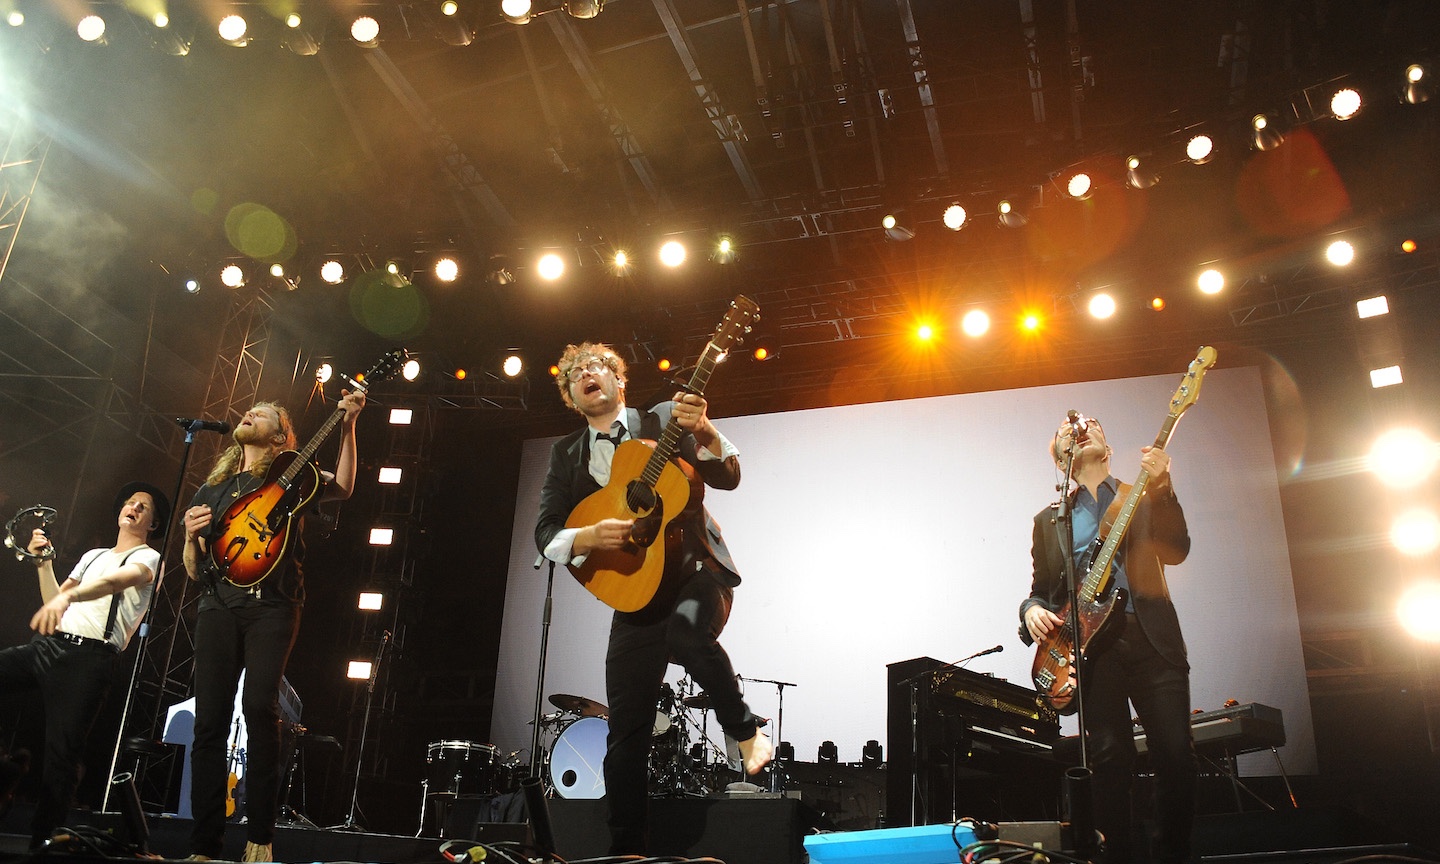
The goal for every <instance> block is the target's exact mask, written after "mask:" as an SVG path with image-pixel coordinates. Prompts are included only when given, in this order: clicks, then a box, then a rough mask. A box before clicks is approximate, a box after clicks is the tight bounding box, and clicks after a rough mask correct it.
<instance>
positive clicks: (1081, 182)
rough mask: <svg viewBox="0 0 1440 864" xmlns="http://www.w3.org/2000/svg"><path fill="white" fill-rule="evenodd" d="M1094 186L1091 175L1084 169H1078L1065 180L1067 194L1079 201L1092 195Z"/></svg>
mask: <svg viewBox="0 0 1440 864" xmlns="http://www.w3.org/2000/svg"><path fill="white" fill-rule="evenodd" d="M1093 187H1094V183H1093V181H1091V179H1090V175H1089V174H1087V173H1085V172H1084V171H1076V172H1075V173H1074V174H1071V175H1070V179H1068V180H1066V181H1065V194H1066V195H1069V196H1070V197H1071V198H1074V199H1076V200H1077V201H1084V200H1085V199H1086V198H1089V197H1090V191H1091V189H1092V188H1093Z"/></svg>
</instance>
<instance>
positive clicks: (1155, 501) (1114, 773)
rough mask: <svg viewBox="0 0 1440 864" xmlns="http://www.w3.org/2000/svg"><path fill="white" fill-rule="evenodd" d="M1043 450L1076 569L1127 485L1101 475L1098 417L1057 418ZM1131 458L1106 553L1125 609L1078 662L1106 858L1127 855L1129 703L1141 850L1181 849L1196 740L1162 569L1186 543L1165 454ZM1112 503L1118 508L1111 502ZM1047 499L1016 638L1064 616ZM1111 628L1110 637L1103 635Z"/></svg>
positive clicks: (1161, 855)
mask: <svg viewBox="0 0 1440 864" xmlns="http://www.w3.org/2000/svg"><path fill="white" fill-rule="evenodd" d="M1050 454H1051V456H1052V457H1053V458H1054V460H1055V464H1056V466H1057V467H1058V468H1060V470H1061V471H1062V472H1063V471H1065V470H1066V468H1067V466H1068V467H1069V469H1070V473H1071V477H1073V478H1074V493H1073V497H1072V499H1071V500H1072V517H1073V521H1074V532H1073V533H1074V538H1073V540H1074V542H1073V545H1072V547H1071V551H1072V560H1074V561H1075V562H1076V574H1075V578H1076V581H1077V582H1078V581H1079V580H1081V579H1083V578H1084V576H1085V572H1084V571H1083V570H1081V569H1079V568H1080V567H1081V566H1082V565H1083V563H1084V562H1082V561H1081V555H1082V554H1083V553H1084V551H1085V550H1086V549H1087V548H1089V547H1090V546H1091V545H1092V544H1093V543H1094V541H1095V538H1096V537H1097V536H1098V534H1099V528H1100V524H1101V521H1102V520H1103V518H1104V515H1105V512H1106V510H1107V509H1108V508H1109V507H1110V505H1111V503H1112V502H1114V501H1116V499H1117V498H1119V499H1122V500H1123V497H1124V495H1125V494H1126V493H1127V491H1128V488H1129V487H1125V488H1121V484H1120V483H1119V481H1117V480H1116V479H1115V478H1114V477H1112V476H1110V456H1111V450H1110V447H1109V446H1108V445H1107V444H1106V443H1105V430H1104V429H1102V428H1101V426H1100V424H1099V422H1097V421H1095V420H1093V419H1089V418H1086V417H1083V416H1078V417H1076V418H1075V419H1073V420H1066V421H1064V422H1062V423H1061V424H1060V428H1059V429H1058V430H1057V431H1056V433H1055V436H1054V437H1053V438H1052V439H1051V442H1050ZM1140 462H1141V467H1142V468H1144V470H1145V471H1146V473H1147V474H1148V475H1149V477H1150V480H1149V482H1148V483H1147V485H1146V487H1145V494H1144V497H1143V498H1141V500H1140V504H1139V506H1138V507H1137V508H1136V511H1135V515H1134V517H1133V519H1132V521H1131V523H1130V528H1129V531H1128V532H1127V533H1126V535H1125V537H1124V539H1123V540H1122V542H1121V546H1120V549H1119V551H1118V552H1117V554H1116V564H1115V565H1114V567H1113V568H1112V569H1113V572H1114V578H1115V581H1116V583H1117V584H1118V585H1119V587H1121V588H1124V589H1126V590H1127V591H1128V593H1129V595H1130V602H1129V608H1128V609H1127V610H1126V611H1125V612H1124V613H1123V614H1121V613H1118V612H1117V613H1115V615H1114V618H1115V620H1114V621H1113V626H1114V630H1113V631H1107V633H1106V635H1105V636H1103V637H1101V639H1099V640H1097V641H1096V642H1094V643H1092V646H1091V651H1090V652H1089V654H1090V656H1088V657H1086V658H1085V659H1084V662H1083V663H1082V664H1081V666H1080V694H1081V696H1080V698H1082V699H1083V700H1084V703H1085V725H1086V735H1087V739H1088V746H1089V756H1090V767H1091V769H1092V770H1093V772H1094V787H1093V793H1094V799H1095V827H1096V829H1097V830H1099V831H1100V832H1101V833H1102V834H1104V836H1105V861H1106V862H1107V864H1123V862H1128V861H1130V860H1131V846H1132V837H1131V835H1132V830H1131V813H1130V790H1131V786H1132V779H1133V777H1134V772H1135V758H1136V753H1135V739H1134V730H1133V728H1132V723H1131V720H1130V717H1131V715H1130V710H1129V706H1130V705H1131V704H1133V705H1134V707H1135V716H1137V717H1139V718H1140V722H1141V723H1142V724H1144V726H1145V735H1146V743H1147V749H1148V751H1149V759H1150V766H1151V768H1152V769H1153V770H1154V772H1155V805H1156V808H1155V809H1156V814H1157V826H1156V827H1157V834H1156V837H1155V838H1154V842H1153V844H1152V852H1151V858H1152V860H1154V861H1156V862H1165V864H1168V862H1182V861H1185V860H1187V859H1188V858H1189V854H1190V835H1191V828H1192V825H1193V823H1194V811H1195V748H1194V743H1193V739H1192V737H1191V733H1190V663H1189V661H1188V660H1187V659H1186V655H1185V639H1184V637H1183V636H1182V635H1181V633H1180V621H1179V618H1178V617H1177V616H1176V614H1175V606H1174V604H1172V603H1171V602H1170V591H1169V588H1167V587H1166V584H1165V566H1166V565H1173V564H1179V563H1180V562H1182V561H1184V560H1185V557H1186V555H1188V554H1189V552H1190V534H1189V530H1188V528H1187V527H1186V524H1185V512H1184V511H1183V510H1182V509H1181V508H1180V502H1179V501H1178V500H1177V499H1176V497H1175V490H1174V488H1173V486H1172V485H1171V482H1170V456H1169V454H1167V453H1166V452H1165V451H1164V450H1162V449H1159V448H1154V447H1144V448H1142V449H1141V459H1140ZM1117 506H1118V505H1117ZM1057 509H1058V505H1056V504H1052V505H1051V506H1049V507H1047V508H1045V509H1044V510H1041V511H1040V513H1039V514H1037V515H1036V516H1035V525H1034V536H1033V539H1032V546H1031V556H1032V558H1033V561H1034V577H1033V581H1032V583H1031V588H1030V596H1029V597H1027V598H1026V599H1025V601H1024V602H1023V603H1021V604H1020V619H1021V621H1022V624H1021V628H1020V634H1021V638H1022V639H1023V640H1024V641H1025V643H1026V644H1031V643H1033V642H1034V641H1036V640H1041V639H1043V638H1045V637H1046V636H1048V635H1049V634H1050V633H1052V632H1053V631H1054V630H1055V628H1057V627H1059V626H1061V625H1062V624H1063V623H1064V622H1063V621H1062V620H1061V618H1060V616H1059V614H1058V613H1059V612H1060V610H1061V609H1063V608H1064V606H1065V604H1066V602H1067V599H1068V598H1067V594H1068V592H1067V588H1066V584H1065V560H1064V554H1065V553H1064V551H1063V549H1064V546H1063V543H1064V540H1063V539H1062V537H1061V532H1062V531H1063V525H1062V524H1061V523H1060V522H1059V521H1058V520H1057V519H1056V514H1057ZM1111 637H1113V638H1111Z"/></svg>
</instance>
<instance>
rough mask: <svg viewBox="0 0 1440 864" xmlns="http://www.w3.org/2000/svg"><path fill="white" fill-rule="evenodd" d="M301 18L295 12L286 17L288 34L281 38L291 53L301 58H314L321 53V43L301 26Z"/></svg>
mask: <svg viewBox="0 0 1440 864" xmlns="http://www.w3.org/2000/svg"><path fill="white" fill-rule="evenodd" d="M300 24H301V21H300V16H299V15H297V14H296V13H294V12H291V13H290V14H289V15H286V16H285V27H286V33H285V35H284V36H281V37H280V41H281V43H282V44H284V46H285V47H286V48H288V49H290V51H291V53H294V54H298V55H300V56H301V57H313V56H314V55H315V54H316V53H318V52H319V51H320V41H319V40H318V39H316V38H315V37H314V36H312V35H311V34H310V32H309V31H308V30H306V29H304V28H303V27H301V26H300Z"/></svg>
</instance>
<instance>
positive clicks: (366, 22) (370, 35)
mask: <svg viewBox="0 0 1440 864" xmlns="http://www.w3.org/2000/svg"><path fill="white" fill-rule="evenodd" d="M350 38H351V39H354V40H355V41H356V42H359V43H360V44H361V45H364V46H365V47H367V48H374V47H375V46H376V45H377V44H379V43H378V42H377V41H376V40H377V39H379V38H380V22H378V21H376V20H375V19H374V18H371V17H370V16H369V15H361V16H360V17H359V18H356V19H355V20H354V21H353V22H351V24H350Z"/></svg>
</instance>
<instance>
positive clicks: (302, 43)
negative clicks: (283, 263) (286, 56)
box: [280, 12, 328, 281]
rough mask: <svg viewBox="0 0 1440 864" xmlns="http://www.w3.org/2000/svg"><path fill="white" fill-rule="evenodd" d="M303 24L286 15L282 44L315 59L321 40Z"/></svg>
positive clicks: (294, 15)
mask: <svg viewBox="0 0 1440 864" xmlns="http://www.w3.org/2000/svg"><path fill="white" fill-rule="evenodd" d="M302 23H303V22H302V21H301V20H300V16H299V14H297V13H295V12H291V13H290V14H289V15H286V16H285V35H283V36H281V37H280V42H281V44H283V45H284V46H285V47H286V48H288V49H290V51H291V53H293V54H298V55H300V56H301V57H313V56H314V55H315V54H316V53H318V52H319V51H320V40H319V39H317V38H315V36H314V35H313V34H311V33H310V31H309V30H306V29H305V28H304V27H303V26H301V25H302ZM327 281H328V280H327Z"/></svg>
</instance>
